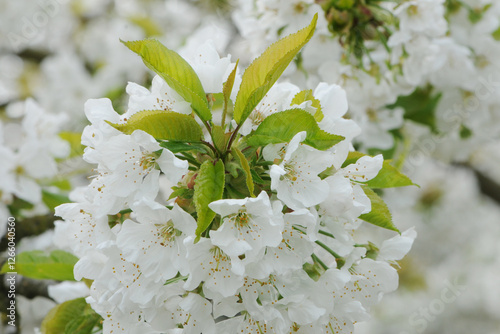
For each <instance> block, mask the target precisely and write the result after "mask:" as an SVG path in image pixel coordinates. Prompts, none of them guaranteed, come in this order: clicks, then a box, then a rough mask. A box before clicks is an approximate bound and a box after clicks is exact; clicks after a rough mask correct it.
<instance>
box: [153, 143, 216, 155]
mask: <svg viewBox="0 0 500 334" xmlns="http://www.w3.org/2000/svg"><path fill="white" fill-rule="evenodd" d="M160 146H161V147H164V148H166V149H168V150H169V151H170V152H172V153H180V152H189V151H198V152H201V153H207V152H208V151H207V147H206V146H205V145H203V144H199V143H196V142H194V143H186V142H182V141H173V140H170V141H162V142H160Z"/></svg>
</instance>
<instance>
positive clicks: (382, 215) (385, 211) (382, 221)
mask: <svg viewBox="0 0 500 334" xmlns="http://www.w3.org/2000/svg"><path fill="white" fill-rule="evenodd" d="M363 191H364V192H365V194H366V196H368V198H369V199H370V201H371V203H372V210H371V211H370V212H368V213H365V214H362V215H361V216H359V218H360V219H363V220H364V221H367V222H368V223H370V224H373V225H376V226H379V227H383V228H386V229H388V230H392V231H396V232H398V233H399V230H398V229H397V227H396V226H394V224H393V222H392V215H391V212H390V211H389V208H388V207H387V204H385V202H384V200H383V199H382V198H380V196H379V195H377V194H376V193H375V192H374V191H373V190H371V189H370V188H368V187H363Z"/></svg>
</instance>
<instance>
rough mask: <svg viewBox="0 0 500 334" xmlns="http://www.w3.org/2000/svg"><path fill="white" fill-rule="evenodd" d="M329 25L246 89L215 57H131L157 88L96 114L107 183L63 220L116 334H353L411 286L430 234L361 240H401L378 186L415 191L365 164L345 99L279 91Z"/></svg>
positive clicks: (79, 196) (307, 32)
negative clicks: (380, 230) (407, 276)
mask: <svg viewBox="0 0 500 334" xmlns="http://www.w3.org/2000/svg"><path fill="white" fill-rule="evenodd" d="M315 20H316V19H314V20H313V23H311V25H309V26H308V27H306V28H304V29H303V30H300V31H299V32H297V33H296V34H293V35H290V36H288V37H286V38H285V39H283V40H281V41H280V42H278V43H276V44H274V45H273V46H271V47H270V48H269V49H268V51H266V52H265V53H264V54H262V56H261V57H259V58H258V59H256V60H255V61H254V62H253V63H252V65H250V67H248V68H247V70H246V71H245V73H243V75H239V74H238V68H237V65H236V64H234V63H231V61H230V57H227V58H222V59H221V58H219V56H218V55H217V52H216V51H215V48H214V46H213V45H212V44H211V43H207V44H205V45H203V46H201V47H200V48H199V49H198V50H197V53H196V56H195V57H188V59H187V61H185V60H183V59H182V58H180V56H179V55H177V54H176V53H175V52H173V51H171V50H169V49H167V48H165V47H164V46H162V45H161V44H159V43H157V42H156V41H154V40H145V41H136V42H126V43H125V44H126V45H127V46H128V47H129V48H130V49H131V50H132V51H134V52H136V53H138V54H139V55H140V56H141V57H142V58H143V60H144V62H145V63H146V64H147V65H148V66H149V67H150V68H152V69H153V70H155V72H157V73H158V76H157V77H155V79H154V80H153V83H152V88H151V90H148V89H147V88H144V87H141V86H139V85H137V84H134V83H129V85H128V87H127V92H128V93H129V95H130V99H129V105H128V110H127V112H126V113H124V114H123V115H119V114H118V113H116V112H115V111H114V110H113V107H112V104H111V102H110V101H109V100H108V99H97V100H89V101H88V102H87V103H86V105H85V113H86V115H87V117H88V119H89V121H90V122H91V125H89V126H88V127H86V128H85V130H84V133H83V136H82V143H83V144H84V145H85V146H86V148H85V153H84V159H85V160H86V161H88V162H90V163H92V164H97V167H96V169H95V177H94V178H92V181H91V182H90V184H89V185H88V186H87V187H84V188H80V189H77V190H76V191H74V192H73V193H72V195H71V198H72V200H73V201H74V203H68V204H63V205H61V206H59V207H58V208H56V214H57V215H58V216H60V217H62V218H63V219H64V221H59V222H56V238H55V240H56V243H57V244H58V246H59V247H62V248H65V249H69V250H71V251H72V252H73V253H74V254H75V255H77V256H78V257H79V261H78V262H77V264H76V265H75V277H76V278H77V279H82V278H85V279H88V280H91V281H92V285H91V287H90V297H88V298H87V302H88V303H89V304H90V305H91V306H92V308H93V309H94V310H95V311H96V312H97V313H98V314H100V315H101V316H102V318H103V331H104V333H120V332H123V333H125V332H126V333H174V332H175V333H191V334H199V333H224V334H225V333H227V334H232V333H240V332H241V333H256V334H257V333H260V334H261V333H276V334H277V333H352V331H353V326H354V324H355V323H356V322H359V321H365V320H367V319H368V318H369V312H370V309H371V307H372V306H373V305H375V304H377V303H378V302H379V301H380V299H381V297H382V295H383V294H384V293H388V292H391V291H394V290H395V289H396V288H397V286H398V275H397V272H396V269H395V268H394V267H393V266H392V265H391V264H393V263H395V261H397V260H400V259H402V258H403V256H404V255H405V254H406V253H407V252H408V251H409V249H410V247H411V244H412V242H413V239H414V238H415V232H414V231H413V230H408V231H406V232H404V233H402V234H401V235H396V236H394V237H392V238H390V239H388V240H385V241H384V242H383V243H381V244H380V245H379V246H376V245H374V244H372V243H369V242H367V241H366V240H365V239H364V238H363V233H358V231H359V230H360V229H362V228H363V226H365V225H366V224H367V223H363V221H366V222H368V223H371V224H374V225H378V226H380V227H385V228H387V229H391V230H394V231H397V229H396V227H395V226H394V225H393V224H392V221H391V218H390V214H389V213H388V209H387V207H386V206H385V204H384V203H383V201H382V199H381V198H380V197H378V195H377V194H376V193H375V192H374V191H373V190H372V188H386V187H394V186H402V185H410V184H412V183H411V181H409V180H408V179H407V178H406V177H405V176H404V175H402V174H401V173H399V171H397V170H396V169H395V168H394V167H392V166H390V165H389V164H388V163H387V162H384V160H383V158H382V156H381V155H378V156H375V157H371V156H367V155H364V154H361V153H359V152H355V151H353V150H352V145H351V141H352V138H354V137H355V136H356V135H358V134H359V132H360V129H359V127H358V126H357V125H356V124H355V123H354V122H353V121H352V120H348V119H344V118H343V117H342V116H344V115H345V113H346V111H347V101H346V95H345V92H344V91H343V90H342V88H340V87H339V86H336V85H328V84H326V83H320V84H319V85H318V86H317V88H316V89H315V90H314V92H313V91H312V90H310V91H307V90H306V91H300V89H299V88H297V87H296V86H294V85H292V84H284V83H281V84H280V83H278V84H276V85H275V86H274V87H273V88H271V86H272V85H273V83H274V82H275V81H276V80H277V79H278V77H279V76H280V74H281V73H282V72H283V71H284V69H285V67H286V65H287V64H288V63H289V62H290V61H291V60H292V58H293V54H296V53H297V52H298V51H299V50H300V48H301V47H302V46H303V45H304V44H305V43H306V42H307V41H308V39H309V38H310V36H311V35H312V32H313V31H314V27H315V25H314V23H315ZM290 54H292V56H291V57H290ZM193 69H194V70H193ZM240 82H241V84H240V85H239V89H236V88H235V89H233V85H234V83H240ZM221 91H222V93H220V92H221ZM198 92H200V94H198ZM200 97H201V98H200ZM205 97H206V98H207V99H205ZM194 115H196V118H195V117H194ZM202 126H204V127H205V128H204V129H203V130H202ZM240 130H241V132H239V131H240Z"/></svg>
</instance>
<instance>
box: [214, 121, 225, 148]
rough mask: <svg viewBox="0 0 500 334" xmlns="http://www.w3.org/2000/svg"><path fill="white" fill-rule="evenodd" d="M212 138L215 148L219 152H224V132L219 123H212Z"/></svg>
mask: <svg viewBox="0 0 500 334" xmlns="http://www.w3.org/2000/svg"><path fill="white" fill-rule="evenodd" d="M212 139H213V141H214V145H215V148H216V149H217V150H219V152H224V151H225V150H226V134H225V133H224V129H223V128H222V127H221V126H220V125H214V126H213V127H212Z"/></svg>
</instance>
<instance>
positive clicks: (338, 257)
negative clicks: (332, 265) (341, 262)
mask: <svg viewBox="0 0 500 334" xmlns="http://www.w3.org/2000/svg"><path fill="white" fill-rule="evenodd" d="M315 242H316V244H317V245H318V246H320V247H321V248H323V249H324V250H326V251H327V252H328V253H330V254H332V255H333V256H334V257H335V258H336V259H341V258H342V256H340V255H338V254H337V253H335V252H334V251H333V250H331V249H330V247H328V246H327V245H325V244H324V243H322V242H321V241H319V240H316V241H315Z"/></svg>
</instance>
